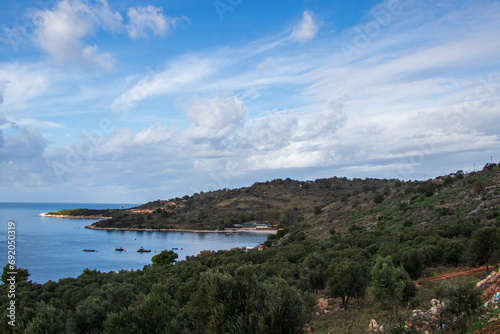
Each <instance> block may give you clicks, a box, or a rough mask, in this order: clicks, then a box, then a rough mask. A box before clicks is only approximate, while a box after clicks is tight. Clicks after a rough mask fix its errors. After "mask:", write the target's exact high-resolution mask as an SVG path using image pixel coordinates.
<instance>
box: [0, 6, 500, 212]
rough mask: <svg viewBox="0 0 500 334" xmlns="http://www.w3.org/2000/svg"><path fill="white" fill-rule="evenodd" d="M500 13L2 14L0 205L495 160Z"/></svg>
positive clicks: (208, 9)
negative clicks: (9, 202) (4, 202)
mask: <svg viewBox="0 0 500 334" xmlns="http://www.w3.org/2000/svg"><path fill="white" fill-rule="evenodd" d="M498 36H500V2H499V1H488V0H486V1H481V2H477V1H425V0H424V1H421V0H419V1H416V0H414V1H412V0H408V1H406V0H389V1H382V2H381V1H350V2H349V3H348V4H346V2H345V1H319V0H305V1H285V0H277V1H260V0H255V1H250V0H220V1H213V0H212V1H204V0H196V1H195V0H163V1H141V2H140V3H139V2H137V1H114V0H108V1H106V0H96V1H84V0H64V1H57V0H54V1H43V0H38V1H14V0H6V1H3V2H2V4H1V5H0V175H1V176H0V180H1V181H0V201H27V202H32V201H38V202H114V203H115V202H118V203H120V202H123V203H143V202H147V201H151V200H156V199H168V198H172V197H176V196H183V195H186V194H188V195H190V194H193V193H195V192H200V191H205V192H206V191H210V190H216V189H221V188H235V187H242V186H249V185H251V184H253V183H254V182H256V181H266V180H271V179H274V178H287V177H290V178H293V179H299V180H313V179H317V178H323V177H332V176H347V177H348V178H355V177H357V178H365V177H377V178H400V179H424V178H431V177H435V176H438V175H444V174H447V173H451V172H454V171H457V170H460V169H462V170H464V171H472V170H473V168H474V164H475V165H476V166H479V167H480V168H482V166H483V165H484V164H485V163H487V162H489V161H490V159H492V160H493V161H494V162H498V161H499V156H500V149H499V147H500V146H499V141H500V138H499V135H500V133H499V130H500V127H499V126H498V124H500V110H499V102H500V62H499V59H500V38H499V37H498Z"/></svg>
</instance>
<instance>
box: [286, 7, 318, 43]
mask: <svg viewBox="0 0 500 334" xmlns="http://www.w3.org/2000/svg"><path fill="white" fill-rule="evenodd" d="M318 30H319V27H318V24H317V23H316V21H315V20H314V18H313V13H312V12H310V11H305V12H304V16H303V17H302V21H300V23H299V25H298V26H296V27H295V28H293V31H292V33H291V34H290V38H291V39H292V40H294V41H297V42H301V43H305V42H309V41H310V40H312V39H313V38H314V37H316V35H317V33H318Z"/></svg>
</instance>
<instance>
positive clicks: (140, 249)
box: [137, 246, 151, 253]
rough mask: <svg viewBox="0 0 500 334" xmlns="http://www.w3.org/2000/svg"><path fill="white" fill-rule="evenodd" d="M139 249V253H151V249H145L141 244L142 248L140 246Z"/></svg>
mask: <svg viewBox="0 0 500 334" xmlns="http://www.w3.org/2000/svg"><path fill="white" fill-rule="evenodd" d="M137 251H138V252H139V253H149V252H151V249H144V247H142V246H141V248H139V249H138V250H137Z"/></svg>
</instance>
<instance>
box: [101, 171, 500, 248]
mask: <svg viewBox="0 0 500 334" xmlns="http://www.w3.org/2000/svg"><path fill="white" fill-rule="evenodd" d="M499 185H500V166H498V165H497V164H495V163H493V164H487V165H485V166H484V168H483V170H482V171H479V172H473V173H468V174H464V173H463V172H462V171H457V172H454V173H451V174H448V175H443V176H439V177H436V178H435V179H431V180H427V181H402V180H397V179H391V180H387V179H371V178H367V179H352V180H349V179H347V178H345V177H343V178H339V177H332V178H327V179H318V180H315V181H296V180H291V179H284V180H282V179H276V180H272V181H268V182H259V183H255V184H253V185H252V186H250V187H244V188H239V189H222V190H218V191H211V192H206V193H203V192H202V193H196V194H194V195H192V196H184V197H182V198H172V199H169V200H158V201H155V202H149V203H147V204H144V205H141V206H138V207H135V208H131V209H126V210H117V211H115V212H113V213H112V215H111V216H112V217H113V218H111V219H107V220H102V221H99V222H96V223H95V224H93V225H94V226H95V227H101V228H143V229H163V228H173V229H197V230H215V229H223V228H225V227H232V226H233V224H239V223H243V222H247V221H255V220H256V221H260V222H266V223H268V224H279V225H280V227H286V226H299V225H300V226H302V227H304V232H305V233H306V234H307V235H308V236H310V237H313V238H325V237H328V236H329V235H330V234H332V233H336V232H340V233H346V232H347V231H353V230H356V229H363V230H376V229H380V230H397V229H398V228H401V227H409V226H416V227H420V228H422V229H426V228H428V227H429V226H431V225H436V224H441V225H446V224H447V223H449V222H458V221H463V222H464V224H473V223H479V222H486V221H496V222H499V221H500V218H499V214H500V202H499V196H498V194H499V192H500V188H499Z"/></svg>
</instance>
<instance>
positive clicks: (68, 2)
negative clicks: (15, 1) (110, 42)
mask: <svg viewBox="0 0 500 334" xmlns="http://www.w3.org/2000/svg"><path fill="white" fill-rule="evenodd" d="M121 19H122V18H121V15H120V14H119V13H113V12H112V11H111V10H110V8H109V6H108V4H107V2H106V0H100V1H98V2H97V3H95V4H92V3H89V2H82V1H80V0H63V1H61V2H59V3H58V4H57V5H56V6H55V7H54V9H53V10H38V11H36V12H35V13H34V15H33V22H34V24H35V26H36V29H35V33H34V36H33V40H34V43H35V45H36V46H38V47H39V48H40V49H42V50H44V51H45V52H47V53H48V54H49V55H51V56H52V58H53V59H54V61H55V62H56V63H57V64H61V65H69V64H75V63H83V64H85V65H87V66H89V67H98V68H101V69H104V70H109V68H110V67H111V66H112V65H113V59H112V57H111V55H110V54H109V53H101V52H99V51H98V49H97V46H95V45H85V43H84V42H83V39H84V38H86V37H88V36H90V35H92V34H94V33H95V32H96V30H97V29H98V28H99V27H103V28H105V29H108V30H116V29H119V27H120V25H121Z"/></svg>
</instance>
